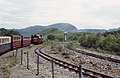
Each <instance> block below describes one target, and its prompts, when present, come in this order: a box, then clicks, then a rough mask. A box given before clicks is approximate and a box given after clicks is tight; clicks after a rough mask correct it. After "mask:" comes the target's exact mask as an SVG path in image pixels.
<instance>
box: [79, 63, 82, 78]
mask: <svg viewBox="0 0 120 78" xmlns="http://www.w3.org/2000/svg"><path fill="white" fill-rule="evenodd" d="M79 78H82V65H81V64H80V65H79Z"/></svg>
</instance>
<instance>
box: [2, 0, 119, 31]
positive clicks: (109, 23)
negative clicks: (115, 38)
mask: <svg viewBox="0 0 120 78" xmlns="http://www.w3.org/2000/svg"><path fill="white" fill-rule="evenodd" d="M54 23H70V24H72V25H74V26H76V27H77V28H78V29H85V28H87V29H89V28H91V29H94V28H96V29H110V28H118V27H120V0H0V28H7V29H12V28H17V29H21V28H25V27H29V26H34V25H43V26H47V25H50V24H54Z"/></svg>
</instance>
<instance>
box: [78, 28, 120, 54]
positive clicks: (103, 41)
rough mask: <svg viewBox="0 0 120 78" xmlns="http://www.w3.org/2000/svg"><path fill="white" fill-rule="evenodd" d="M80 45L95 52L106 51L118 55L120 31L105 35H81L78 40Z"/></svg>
mask: <svg viewBox="0 0 120 78" xmlns="http://www.w3.org/2000/svg"><path fill="white" fill-rule="evenodd" d="M79 42H80V45H81V46H83V47H87V48H93V49H96V50H98V51H99V50H100V49H101V50H106V51H110V52H114V53H115V54H117V55H120V53H119V51H120V30H118V31H112V32H106V33H103V34H101V33H87V34H86V33H83V34H81V36H80V39H79Z"/></svg>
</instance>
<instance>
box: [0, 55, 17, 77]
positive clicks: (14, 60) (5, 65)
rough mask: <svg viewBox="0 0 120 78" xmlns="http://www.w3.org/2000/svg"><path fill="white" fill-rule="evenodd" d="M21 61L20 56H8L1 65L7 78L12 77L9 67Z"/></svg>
mask: <svg viewBox="0 0 120 78" xmlns="http://www.w3.org/2000/svg"><path fill="white" fill-rule="evenodd" d="M18 63H19V60H18V58H16V57H13V56H7V57H5V58H4V60H3V64H2V66H1V69H2V72H3V73H4V76H5V78H10V71H9V69H10V68H12V67H13V66H15V65H16V64H18Z"/></svg>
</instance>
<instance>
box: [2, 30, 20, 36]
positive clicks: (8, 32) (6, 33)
mask: <svg viewBox="0 0 120 78" xmlns="http://www.w3.org/2000/svg"><path fill="white" fill-rule="evenodd" d="M8 35H20V33H19V32H17V31H16V30H7V29H5V28H0V36H8Z"/></svg>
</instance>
